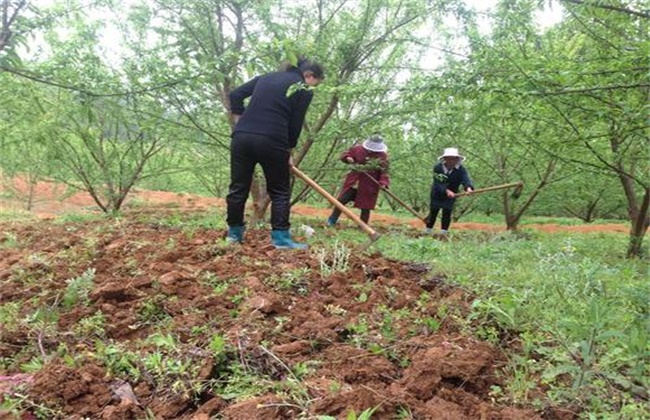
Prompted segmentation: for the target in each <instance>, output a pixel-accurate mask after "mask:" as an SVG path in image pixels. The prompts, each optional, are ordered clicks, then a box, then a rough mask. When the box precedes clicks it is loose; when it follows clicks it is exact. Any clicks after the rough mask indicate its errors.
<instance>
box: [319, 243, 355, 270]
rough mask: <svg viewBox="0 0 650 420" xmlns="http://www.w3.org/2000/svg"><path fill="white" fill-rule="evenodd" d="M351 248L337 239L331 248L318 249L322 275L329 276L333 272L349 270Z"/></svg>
mask: <svg viewBox="0 0 650 420" xmlns="http://www.w3.org/2000/svg"><path fill="white" fill-rule="evenodd" d="M350 252H351V250H350V248H348V247H347V245H345V243H344V242H339V241H335V242H334V244H333V245H332V246H331V248H320V249H318V250H317V256H318V261H319V264H320V272H321V276H323V277H328V276H330V275H332V274H333V273H337V272H341V273H344V272H346V271H347V270H348V262H349V259H350Z"/></svg>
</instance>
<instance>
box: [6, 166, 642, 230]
mask: <svg viewBox="0 0 650 420" xmlns="http://www.w3.org/2000/svg"><path fill="white" fill-rule="evenodd" d="M30 191H31V206H30V211H31V212H32V213H33V214H35V215H36V216H38V217H39V218H44V219H49V218H54V217H57V216H59V215H61V214H65V213H72V212H77V211H84V210H90V211H92V210H93V209H94V210H96V206H95V203H94V202H93V199H92V198H91V197H90V195H88V194H87V193H81V192H80V193H74V194H70V193H67V192H66V187H65V186H64V185H61V184H57V183H54V182H48V181H41V182H38V183H37V184H36V185H35V186H33V187H32V188H31V189H30V187H29V184H28V183H26V182H25V181H24V180H23V179H20V178H17V179H15V180H14V181H13V183H12V184H11V185H6V184H5V185H0V193H2V196H1V197H0V210H12V209H13V210H20V209H23V210H24V209H26V208H27V207H28V206H27V203H28V202H29V197H30ZM9 196H13V198H8V197H9ZM128 203H131V204H132V205H133V204H138V203H141V204H143V205H144V204H149V205H158V206H165V207H167V206H169V207H175V208H180V209H184V210H188V211H191V210H209V209H213V208H223V207H224V206H225V200H224V199H222V198H215V197H204V196H198V195H191V194H184V193H174V192H168V191H150V190H140V189H137V190H135V192H134V193H132V195H131V197H130V198H129V199H128V200H127V204H128ZM292 212H293V214H297V215H301V216H310V217H315V218H319V217H320V218H322V219H323V220H325V219H326V218H327V216H328V214H329V210H328V209H322V208H315V207H311V206H307V205H296V206H294V207H293V208H292ZM405 220H406V222H405ZM371 222H373V223H382V224H387V225H401V224H404V223H408V224H410V225H411V226H413V227H414V228H418V229H419V228H422V227H423V224H422V222H421V221H419V220H418V219H416V218H412V219H404V218H399V217H394V216H391V215H388V214H382V213H380V212H373V214H372V219H371ZM525 227H526V228H533V229H537V230H539V231H543V232H547V233H555V232H581V233H586V232H607V233H626V234H627V233H629V229H630V228H629V225H628V224H625V223H608V224H583V225H573V226H569V225H560V224H556V223H545V224H526V225H525ZM453 228H454V230H483V231H493V232H494V231H503V230H505V225H501V226H500V225H494V224H486V223H463V222H458V223H454V224H453Z"/></svg>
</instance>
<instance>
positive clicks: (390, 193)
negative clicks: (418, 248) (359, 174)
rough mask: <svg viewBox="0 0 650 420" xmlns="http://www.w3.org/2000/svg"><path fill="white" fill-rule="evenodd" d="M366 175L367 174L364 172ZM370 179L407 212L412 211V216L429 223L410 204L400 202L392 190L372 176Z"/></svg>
mask: <svg viewBox="0 0 650 420" xmlns="http://www.w3.org/2000/svg"><path fill="white" fill-rule="evenodd" d="M364 173H365V172H364ZM366 175H368V174H366ZM368 178H370V179H372V181H373V182H374V183H375V184H377V185H379V188H381V190H382V191H383V192H385V193H386V194H388V195H389V196H390V197H392V198H393V200H395V201H397V202H398V203H400V204H401V205H402V207H404V208H405V209H406V210H408V211H410V212H411V214H412V215H413V216H415V217H417V218H418V219H420V220H422V221H423V222H424V223H426V222H427V219H426V217H422V216H420V214H419V213H418V212H417V211H415V209H414V208H413V207H411V206H409V205H408V204H406V203H405V202H403V201H402V200H400V199H399V197H398V196H396V195H395V194H393V192H392V191H391V190H389V189H388V188H386V187H384V186H383V185H381V184H380V183H379V181H377V180H376V179H375V178H373V177H371V176H370V175H368Z"/></svg>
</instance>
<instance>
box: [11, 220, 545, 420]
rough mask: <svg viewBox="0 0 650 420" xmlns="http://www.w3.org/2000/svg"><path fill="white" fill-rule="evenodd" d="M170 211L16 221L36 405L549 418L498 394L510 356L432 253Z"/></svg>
mask: <svg viewBox="0 0 650 420" xmlns="http://www.w3.org/2000/svg"><path fill="white" fill-rule="evenodd" d="M186 216H187V214H186ZM178 217H181V216H178ZM166 220H168V216H165V215H164V214H162V213H160V214H158V215H157V217H156V218H153V219H152V218H146V217H144V216H143V215H142V214H127V215H126V217H124V218H121V219H119V220H98V221H93V222H85V223H66V224H61V223H56V222H55V221H40V222H36V223H33V222H32V223H30V224H24V225H22V224H18V223H4V224H1V225H0V228H1V231H2V232H3V233H4V236H3V238H0V257H1V258H0V316H1V317H2V318H1V319H3V322H4V325H3V328H2V330H0V360H3V364H2V365H0V379H1V378H21V379H20V381H18V382H16V383H13V382H11V383H9V382H5V383H4V384H5V386H4V387H3V388H2V389H3V390H4V391H5V397H11V396H15V395H18V394H20V395H24V396H26V401H30V403H29V404H23V405H19V408H20V409H21V410H22V413H23V415H24V416H27V415H32V414H39V415H41V416H45V417H47V418H67V419H74V418H78V419H81V418H99V419H109V418H110V419H112V418H124V419H127V418H133V419H135V418H143V417H148V416H155V418H165V419H178V418H180V419H208V418H210V417H211V416H219V418H225V419H247V420H248V419H292V418H299V417H300V418H307V417H310V416H311V417H312V418H313V417H315V416H318V415H329V416H336V417H337V418H344V417H345V416H346V415H347V414H348V413H349V412H350V411H355V412H356V413H357V414H360V413H361V412H363V411H364V410H369V409H374V410H375V411H374V415H373V417H372V418H374V419H395V418H413V419H463V418H466V419H515V418H530V419H534V418H542V416H541V414H539V413H536V412H534V411H532V410H529V409H522V408H520V407H508V406H505V405H500V404H497V403H495V401H494V398H493V397H492V396H491V394H490V393H491V390H492V389H493V387H496V386H502V385H503V384H502V383H501V382H500V381H501V380H500V379H499V375H498V371H499V368H500V366H502V364H503V363H504V356H503V355H502V353H501V351H500V350H499V349H497V348H494V347H493V346H491V345H489V344H487V343H485V342H482V341H480V340H478V339H476V338H474V337H472V336H468V335H467V334H465V333H463V331H465V328H464V327H463V322H466V321H464V319H465V318H464V315H465V314H467V312H468V310H469V309H468V305H469V303H470V302H471V301H472V297H471V296H467V295H466V294H465V293H464V292H463V291H462V290H458V289H455V288H454V287H452V286H450V285H449V284H447V282H446V281H445V279H444V278H439V277H435V276H433V275H431V274H430V272H429V271H428V268H427V267H426V266H424V265H420V264H405V263H401V262H398V261H393V260H390V259H386V258H384V257H382V256H381V255H378V254H374V255H362V254H358V253H355V252H352V251H351V250H349V249H347V248H345V247H340V248H337V249H331V248H326V247H325V246H320V245H319V243H318V242H316V243H314V245H313V246H312V247H311V248H310V249H309V250H305V251H281V250H276V249H274V248H273V247H272V246H271V245H270V240H269V238H268V232H267V231H257V230H254V229H253V230H251V231H249V232H247V235H246V243H245V245H243V246H239V245H236V246H227V245H226V244H225V242H224V240H223V232H217V231H214V230H209V229H203V228H200V227H196V226H191V224H185V225H183V224H182V223H181V224H180V227H178V226H173V224H171V223H167V222H166ZM174 220H175V222H178V221H179V220H178V218H176V219H174ZM335 234H336V231H335V230H334V231H331V230H330V231H327V230H323V231H322V232H319V235H335ZM35 361H40V362H41V363H43V361H45V362H44V365H43V366H42V368H39V369H36V370H35V371H36V373H34V374H33V375H31V376H29V377H28V378H24V377H23V376H17V374H18V373H19V372H20V371H21V366H23V367H24V366H26V365H32V366H33V365H34V363H35ZM2 384H3V382H2V380H0V385H2ZM30 413H31V414H30ZM5 414H6V413H5ZM0 417H2V413H1V412H0ZM546 418H554V417H553V416H548V415H547V416H546Z"/></svg>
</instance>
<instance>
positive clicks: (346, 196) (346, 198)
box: [329, 188, 370, 224]
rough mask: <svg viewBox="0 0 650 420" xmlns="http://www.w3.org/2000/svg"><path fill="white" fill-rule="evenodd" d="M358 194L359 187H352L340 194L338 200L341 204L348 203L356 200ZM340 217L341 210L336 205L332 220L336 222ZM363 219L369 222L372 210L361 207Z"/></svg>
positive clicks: (331, 216)
mask: <svg viewBox="0 0 650 420" xmlns="http://www.w3.org/2000/svg"><path fill="white" fill-rule="evenodd" d="M356 196H357V189H356V188H350V189H348V190H346V191H343V193H342V194H341V195H340V196H338V198H337V199H338V200H339V202H340V203H341V204H348V203H349V202H350V201H352V200H354V199H355V198H356ZM339 217H341V210H339V209H337V208H336V207H334V210H333V211H332V214H331V215H330V217H329V218H330V220H332V221H333V222H336V221H337V220H339ZM361 220H363V222H364V223H366V224H367V223H368V221H370V210H368V209H361Z"/></svg>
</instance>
